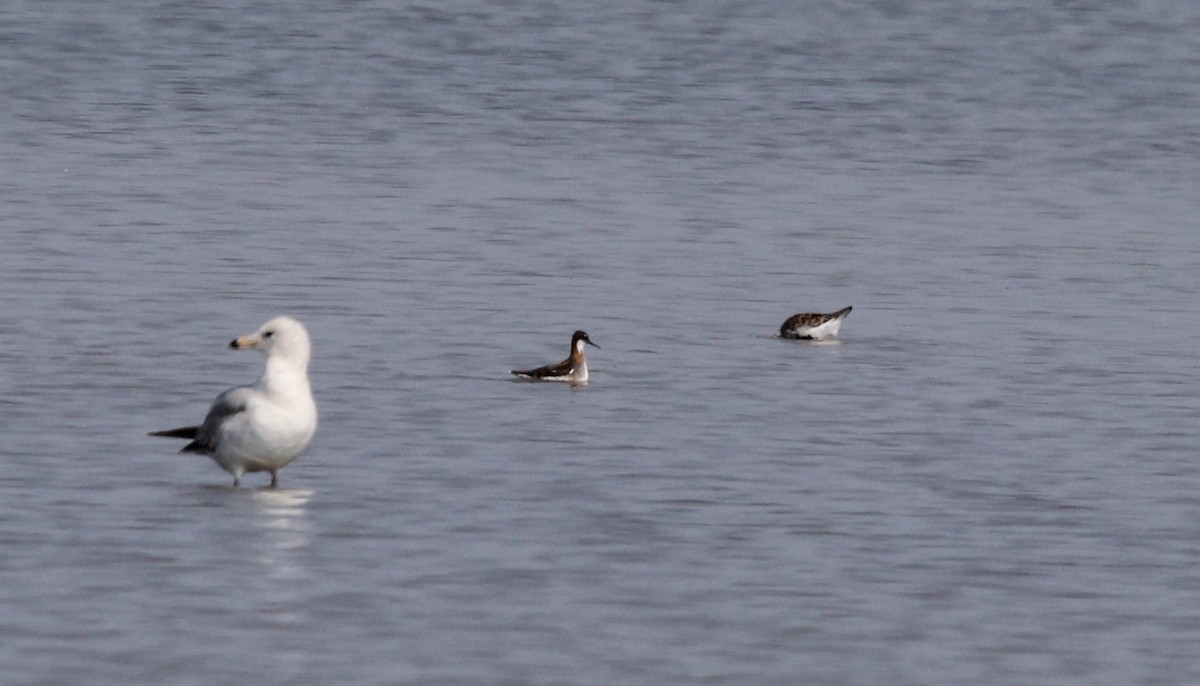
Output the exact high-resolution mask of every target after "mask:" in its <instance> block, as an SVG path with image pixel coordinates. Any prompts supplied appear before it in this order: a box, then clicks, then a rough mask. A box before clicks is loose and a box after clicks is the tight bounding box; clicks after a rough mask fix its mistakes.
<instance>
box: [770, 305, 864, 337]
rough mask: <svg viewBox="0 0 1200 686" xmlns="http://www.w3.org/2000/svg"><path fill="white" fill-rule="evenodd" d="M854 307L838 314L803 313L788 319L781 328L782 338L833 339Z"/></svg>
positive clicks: (842, 310)
mask: <svg viewBox="0 0 1200 686" xmlns="http://www.w3.org/2000/svg"><path fill="white" fill-rule="evenodd" d="M852 309H854V308H853V307H847V308H844V309H841V310H838V311H837V312H830V313H829V314H820V313H815V312H801V313H800V314H794V315H792V316H791V317H788V320H787V321H786V322H784V323H783V326H781V327H779V337H780V338H798V339H802V340H809V341H821V340H825V339H827V338H833V337H834V336H836V335H837V332H838V329H840V328H841V327H842V320H843V319H845V318H846V315H848V314H850V310H852Z"/></svg>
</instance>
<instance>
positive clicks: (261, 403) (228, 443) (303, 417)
mask: <svg viewBox="0 0 1200 686" xmlns="http://www.w3.org/2000/svg"><path fill="white" fill-rule="evenodd" d="M229 347H230V348H235V349H241V348H257V349H258V350H261V351H263V353H265V354H266V356H267V365H266V369H265V370H264V371H263V375H262V377H261V378H259V380H258V381H257V382H256V383H254V385H252V386H238V387H236V388H231V389H229V390H227V391H225V392H224V393H222V394H221V395H219V396H217V399H216V400H215V401H213V404H212V407H211V408H210V409H209V411H208V416H207V417H205V418H204V423H203V424H201V425H200V426H185V427H181V428H178V429H170V430H167V431H155V432H152V433H151V434H150V435H151V436H167V437H169V438H188V439H191V443H188V444H187V445H186V446H184V447H183V449H182V450H181V451H180V452H189V453H201V454H203V455H208V456H209V457H211V458H212V459H213V461H215V462H216V463H217V464H219V465H221V467H222V468H223V469H224V470H225V471H227V472H229V473H230V474H232V475H233V485H234V486H237V485H239V484H240V483H241V480H242V475H243V474H245V473H246V472H270V473H271V486H275V485H277V484H278V475H277V472H278V471H279V470H280V469H282V468H283V467H284V466H285V465H286V464H288V463H289V462H291V461H292V460H293V459H295V458H296V456H297V455H299V454H300V452H301V451H302V450H304V448H305V447H307V446H308V443H309V441H311V440H312V437H313V433H315V432H316V430H317V405H316V403H315V402H314V401H313V397H312V390H311V388H310V387H309V385H308V361H309V357H310V356H311V352H312V346H311V344H310V343H309V340H308V331H306V330H305V329H304V325H303V324H301V323H300V322H298V321H296V320H295V319H292V318H291V317H276V318H274V319H272V320H271V321H269V322H267V323H266V324H263V325H262V328H260V329H259V330H258V331H255V332H254V333H252V334H250V335H247V336H242V337H241V338H235V339H234V340H233V342H232V343H230V344H229Z"/></svg>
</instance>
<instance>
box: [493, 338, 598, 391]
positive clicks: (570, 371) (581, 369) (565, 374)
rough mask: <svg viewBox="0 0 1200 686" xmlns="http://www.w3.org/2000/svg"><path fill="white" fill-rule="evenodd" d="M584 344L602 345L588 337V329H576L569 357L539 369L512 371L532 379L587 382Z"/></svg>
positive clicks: (574, 382) (576, 382)
mask: <svg viewBox="0 0 1200 686" xmlns="http://www.w3.org/2000/svg"><path fill="white" fill-rule="evenodd" d="M584 344H587V345H591V346H595V347H596V348H599V347H600V346H598V345H596V344H595V343H593V342H592V339H590V338H588V335H587V332H586V331H576V332H575V334H574V335H572V336H571V354H570V355H569V356H568V357H567V359H565V360H563V361H562V362H559V363H558V364H548V365H546V366H545V367H538V368H537V369H526V370H520V369H514V370H512V373H513V374H515V375H517V376H519V377H521V378H522V379H530V380H532V381H566V382H568V383H573V384H582V383H587V380H588V368H587V358H586V357H585V356H584V354H583V347H584Z"/></svg>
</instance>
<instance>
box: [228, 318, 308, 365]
mask: <svg viewBox="0 0 1200 686" xmlns="http://www.w3.org/2000/svg"><path fill="white" fill-rule="evenodd" d="M229 347H230V348H239V349H240V348H257V349H258V350H261V351H263V353H265V354H266V356H267V357H280V358H287V359H289V360H294V361H295V362H297V363H298V364H300V365H302V366H304V367H307V366H308V358H309V355H311V353H312V347H311V344H310V343H309V341H308V331H307V330H306V329H305V328H304V325H303V324H301V323H300V322H298V321H296V320H295V319H292V318H291V317H276V318H274V319H272V320H271V321H269V322H267V323H266V324H263V325H262V327H261V328H260V329H259V330H258V331H255V332H254V333H252V334H250V335H248V336H242V337H240V338H235V339H233V342H231V343H230V344H229Z"/></svg>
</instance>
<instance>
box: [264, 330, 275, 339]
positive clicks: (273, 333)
mask: <svg viewBox="0 0 1200 686" xmlns="http://www.w3.org/2000/svg"><path fill="white" fill-rule="evenodd" d="M274 335H275V332H274V331H264V332H263V338H270V337H271V336H274Z"/></svg>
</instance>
